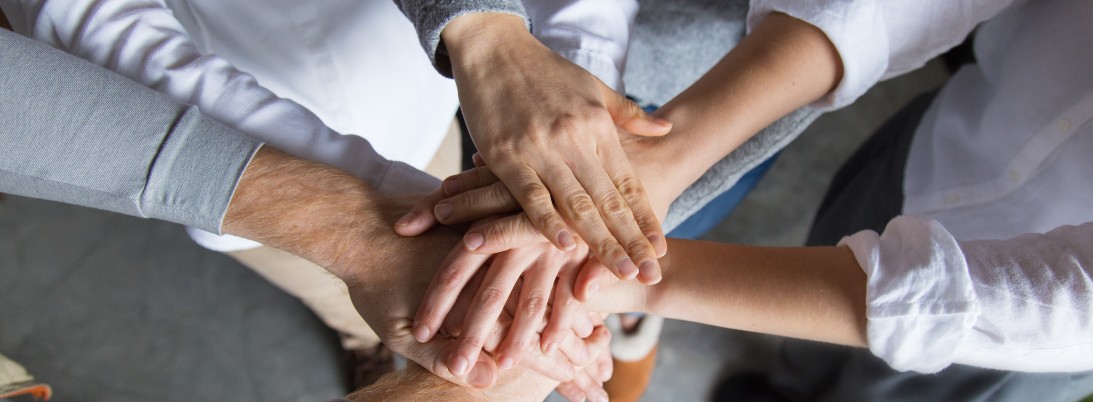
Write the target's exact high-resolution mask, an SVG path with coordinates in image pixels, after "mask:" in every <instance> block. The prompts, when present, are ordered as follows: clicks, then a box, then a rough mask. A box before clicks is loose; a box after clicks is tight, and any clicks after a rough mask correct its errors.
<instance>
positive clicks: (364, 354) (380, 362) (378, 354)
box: [346, 343, 395, 390]
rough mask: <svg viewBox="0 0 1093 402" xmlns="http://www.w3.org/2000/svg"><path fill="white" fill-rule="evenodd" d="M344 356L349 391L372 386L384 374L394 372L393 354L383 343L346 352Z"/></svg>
mask: <svg viewBox="0 0 1093 402" xmlns="http://www.w3.org/2000/svg"><path fill="white" fill-rule="evenodd" d="M346 354H347V356H348V359H347V360H348V361H349V381H350V382H349V386H350V387H351V389H354V390H356V389H360V388H361V387H367V386H369V385H372V384H373V383H375V382H376V380H379V379H380V377H383V375H384V374H387V373H390V372H392V371H395V359H394V353H392V352H391V349H388V348H387V346H385V345H384V344H383V343H380V344H378V345H376V346H373V347H370V348H363V349H354V350H347V351H346Z"/></svg>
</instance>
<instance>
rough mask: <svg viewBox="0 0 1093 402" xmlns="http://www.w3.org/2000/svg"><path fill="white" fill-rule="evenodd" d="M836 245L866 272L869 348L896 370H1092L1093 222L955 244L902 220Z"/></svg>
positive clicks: (933, 227) (934, 225) (924, 223)
mask: <svg viewBox="0 0 1093 402" xmlns="http://www.w3.org/2000/svg"><path fill="white" fill-rule="evenodd" d="M840 244H841V245H845V246H849V247H850V249H851V250H852V251H853V252H854V255H855V257H856V258H857V260H858V263H859V264H860V265H861V267H862V269H863V270H864V271H865V274H866V276H867V277H868V280H867V288H866V304H867V305H866V318H867V319H868V326H867V337H868V343H869V349H870V350H871V351H872V352H873V353H874V354H875V355H877V356H878V357H880V358H882V359H884V360H885V361H886V362H888V364H889V365H891V366H892V367H893V368H895V369H897V370H902V371H906V370H913V371H918V372H924V373H932V372H937V371H939V370H941V369H943V368H945V367H947V366H948V365H950V364H952V363H961V364H969V365H974V366H980V367H988V368H995V369H1003V370H1015V371H1033V372H1059V371H1083V370H1090V369H1093V361H1091V360H1090V359H1089V358H1088V356H1089V355H1090V354H1091V353H1093V278H1091V272H1093V269H1091V267H1093V223H1087V224H1084V225H1081V226H1067V227H1062V228H1058V229H1055V230H1053V231H1051V232H1048V233H1045V234H1028V235H1023V236H1020V237H1017V238H1014V239H1009V240H993V241H968V242H958V241H956V239H954V238H953V237H952V235H951V234H949V232H948V231H946V230H945V228H944V227H942V226H941V224H939V223H938V222H936V221H933V220H930V219H926V218H920V217H913V216H903V217H899V218H896V219H894V220H892V221H891V222H890V223H889V224H888V226H887V227H886V228H885V230H884V233H883V234H881V235H877V233H875V232H871V231H864V232H860V233H857V234H855V235H853V236H849V237H846V238H844V239H843V240H842V242H841V243H840Z"/></svg>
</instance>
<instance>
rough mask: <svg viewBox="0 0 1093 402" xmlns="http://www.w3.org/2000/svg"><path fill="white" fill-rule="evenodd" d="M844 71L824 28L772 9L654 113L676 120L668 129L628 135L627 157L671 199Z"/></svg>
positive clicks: (831, 85) (832, 83) (812, 98)
mask: <svg viewBox="0 0 1093 402" xmlns="http://www.w3.org/2000/svg"><path fill="white" fill-rule="evenodd" d="M841 74H842V71H841V62H840V59H839V55H838V53H837V52H836V51H835V48H834V47H833V46H832V44H831V43H830V42H829V41H828V39H827V37H826V36H825V35H824V33H823V32H821V31H820V30H818V29H816V28H815V27H813V26H811V25H809V24H807V23H804V22H802V21H800V20H797V19H794V18H792V17H789V16H786V15H784V14H777V13H776V14H771V15H770V16H769V17H767V18H766V19H765V20H764V21H763V22H762V23H761V24H760V25H759V26H758V27H757V28H756V29H755V31H754V32H752V33H751V34H749V35H748V36H747V37H745V38H744V39H743V40H742V41H741V42H740V44H739V45H738V46H737V47H736V48H734V49H733V50H732V51H731V52H729V54H727V55H726V56H725V57H724V58H723V59H722V60H721V61H720V62H719V63H718V64H717V65H715V66H714V67H713V68H712V69H711V70H710V71H709V72H707V73H706V75H704V76H703V77H702V78H701V79H699V80H698V81H697V82H695V83H694V84H693V85H691V87H689V88H688V89H687V90H685V91H684V92H683V93H681V94H680V95H679V96H677V97H676V98H674V99H673V100H672V101H670V102H668V103H667V104H665V105H664V106H663V107H662V108H660V110H658V111H657V112H656V115H658V116H659V117H663V118H666V119H668V120H670V121H672V122H673V124H674V126H673V128H672V133H671V134H669V135H668V136H666V137H664V138H662V139H636V140H634V141H630V143H629V144H628V146H629V148H628V152H630V153H631V160H632V161H633V162H634V164H635V169H637V170H638V171H639V175H640V176H641V177H642V178H643V182H645V183H646V185H647V186H650V187H653V188H656V190H657V191H661V192H665V193H666V194H664V195H663V197H664V198H667V199H668V201H669V202H670V201H671V200H673V199H675V197H677V196H678V195H679V194H681V193H682V192H683V190H684V189H686V187H687V186H689V185H690V184H691V183H693V182H695V181H696V180H698V178H699V177H701V176H702V174H703V173H705V172H706V170H707V169H709V168H710V167H711V166H713V165H714V164H715V163H716V162H717V161H719V160H721V159H722V158H723V157H725V155H728V154H729V153H731V152H732V151H733V150H735V149H736V148H737V147H739V146H740V145H741V144H743V143H744V142H745V141H747V140H748V139H749V138H751V136H753V135H755V134H756V133H757V132H759V131H760V130H761V129H763V128H764V127H766V126H767V125H769V124H771V123H772V122H774V121H776V120H777V119H779V118H781V117H782V116H785V115H786V114H789V113H790V112H792V111H794V110H797V109H798V108H800V107H802V106H805V105H808V104H809V103H811V102H813V101H815V100H817V99H820V98H821V97H823V96H824V95H825V94H827V93H828V92H830V91H831V90H832V89H834V88H835V86H836V85H837V84H838V82H839V80H840V77H841ZM657 182H662V184H658V183H657ZM658 187H659V188H658ZM653 194H656V193H655V192H653ZM658 196H660V195H658ZM666 208H667V206H666V205H665V209H666Z"/></svg>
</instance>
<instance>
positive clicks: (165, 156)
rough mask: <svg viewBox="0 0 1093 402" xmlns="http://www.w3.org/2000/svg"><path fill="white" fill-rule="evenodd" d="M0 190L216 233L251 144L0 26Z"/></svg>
mask: <svg viewBox="0 0 1093 402" xmlns="http://www.w3.org/2000/svg"><path fill="white" fill-rule="evenodd" d="M0 48H2V49H4V57H2V58H0V93H2V94H3V97H2V98H0V144H4V145H3V147H4V152H3V157H0V191H3V192H7V193H13V194H20V195H26V196H30V197H35V198H43V199H49V200H54V201H61V202H67V203H71V204H76V205H83V206H88V207H92V208H99V209H105V210H109V211H114V212H120V213H124V214H127V215H135V216H141V217H151V218H156V219H163V220H167V221H171V222H176V223H183V224H187V225H193V226H196V227H200V228H202V229H205V230H208V231H212V232H216V231H218V230H219V229H220V221H221V219H222V217H223V215H224V213H225V210H226V209H227V206H228V200H229V199H230V197H231V194H232V189H234V188H235V184H236V182H237V181H238V179H239V176H240V175H241V174H242V171H243V169H244V167H245V166H246V165H247V162H248V160H249V159H250V157H251V155H252V154H253V153H254V150H255V149H256V148H257V147H258V142H257V141H254V140H252V139H250V138H247V137H246V136H244V135H242V134H241V133H239V132H237V131H235V130H232V129H230V128H228V127H224V126H222V125H220V124H218V123H217V122H215V121H213V120H212V119H210V118H208V117H206V116H204V115H203V114H202V113H200V112H198V111H197V110H196V109H195V108H192V107H187V106H185V105H182V104H180V103H178V102H174V101H171V100H170V99H168V98H167V97H165V96H163V95H161V94H159V93H156V92H155V91H153V90H151V89H148V88H146V87H143V86H140V85H137V84H134V83H133V82H131V81H129V80H126V79H124V78H123V77H120V76H118V75H117V74H114V73H111V72H109V71H106V70H104V69H102V68H100V67H98V66H95V65H92V64H90V63H87V62H85V61H83V60H79V59H77V58H75V57H72V56H70V55H67V54H64V53H62V52H60V51H57V50H55V49H52V48H49V47H47V46H45V45H42V44H40V43H36V42H34V41H31V40H29V39H26V38H22V37H20V36H18V35H16V34H14V33H11V32H7V31H0Z"/></svg>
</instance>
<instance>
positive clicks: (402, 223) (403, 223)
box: [395, 212, 414, 226]
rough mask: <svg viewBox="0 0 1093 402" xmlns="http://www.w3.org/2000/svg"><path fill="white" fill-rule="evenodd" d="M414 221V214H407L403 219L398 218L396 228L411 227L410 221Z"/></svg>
mask: <svg viewBox="0 0 1093 402" xmlns="http://www.w3.org/2000/svg"><path fill="white" fill-rule="evenodd" d="M412 220H414V213H413V212H407V213H406V215H403V216H402V217H401V218H398V220H397V221H395V225H396V226H406V225H409V224H410V221H412Z"/></svg>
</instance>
